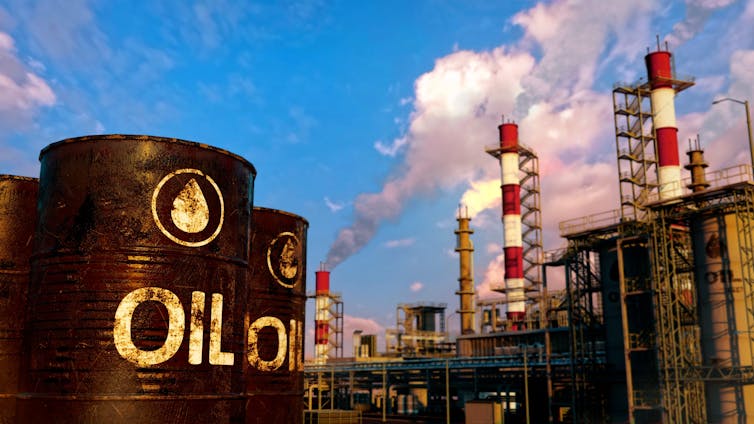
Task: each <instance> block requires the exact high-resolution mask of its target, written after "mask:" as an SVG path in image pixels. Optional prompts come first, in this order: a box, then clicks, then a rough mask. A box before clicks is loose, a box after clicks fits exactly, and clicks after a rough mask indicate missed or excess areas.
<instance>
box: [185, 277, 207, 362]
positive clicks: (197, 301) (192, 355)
mask: <svg viewBox="0 0 754 424" xmlns="http://www.w3.org/2000/svg"><path fill="white" fill-rule="evenodd" d="M203 344H204V292H200V291H195V292H193V293H191V330H190V333H189V355H188V362H189V364H191V365H199V364H201V363H202V347H203Z"/></svg>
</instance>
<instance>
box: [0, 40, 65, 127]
mask: <svg viewBox="0 0 754 424" xmlns="http://www.w3.org/2000/svg"><path fill="white" fill-rule="evenodd" d="M55 102H56V96H55V93H54V92H53V90H52V88H50V86H49V85H48V84H47V82H46V81H45V80H44V79H43V78H41V77H40V76H38V75H36V74H34V73H32V72H31V71H30V70H29V69H28V68H27V67H26V65H25V64H24V63H23V62H22V61H21V60H19V58H18V56H17V51H16V47H15V43H14V40H13V38H12V37H11V36H10V35H8V34H6V33H4V32H0V124H3V126H4V127H5V128H21V127H23V126H25V125H28V124H29V123H30V121H31V119H32V118H33V116H34V115H35V113H36V112H37V111H38V110H39V109H40V108H42V107H46V106H52V105H54V104H55Z"/></svg>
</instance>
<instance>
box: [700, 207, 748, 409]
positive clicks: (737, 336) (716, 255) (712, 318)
mask: <svg viewBox="0 0 754 424" xmlns="http://www.w3.org/2000/svg"><path fill="white" fill-rule="evenodd" d="M692 229H693V241H694V262H695V263H696V281H697V282H698V287H697V289H698V298H699V321H700V327H701V340H702V355H703V363H704V365H705V366H712V367H719V368H723V369H725V368H730V367H747V366H752V360H751V358H752V351H751V341H750V335H749V334H748V329H749V322H748V320H747V309H746V303H745V298H744V293H745V292H744V287H743V278H742V264H741V257H740V245H739V243H740V238H739V235H738V229H737V225H736V216H735V215H734V214H726V215H717V216H708V217H705V218H701V219H698V220H696V221H695V222H694V223H693V225H692ZM705 389H706V397H707V417H708V419H709V422H711V423H737V422H748V421H747V417H748V419H749V420H750V419H751V418H752V417H754V410H753V409H754V402H752V401H751V400H752V399H754V386H753V385H744V386H742V385H734V384H726V383H723V382H708V383H706V385H705ZM741 420H743V421H741Z"/></svg>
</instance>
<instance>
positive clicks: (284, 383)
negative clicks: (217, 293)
mask: <svg viewBox="0 0 754 424" xmlns="http://www.w3.org/2000/svg"><path fill="white" fill-rule="evenodd" d="M308 227H309V224H308V223H307V222H306V220H305V219H304V218H302V217H300V216H296V215H293V214H290V213H287V212H283V211H278V210H274V209H267V208H259V207H255V208H254V212H253V218H252V243H251V246H252V247H251V257H250V260H249V273H248V283H247V286H248V287H249V288H250V291H249V299H248V305H249V306H248V309H247V316H246V321H247V327H246V331H247V335H248V337H247V346H246V355H247V357H248V358H247V359H248V360H247V361H246V362H245V366H246V367H247V369H246V372H245V378H246V396H247V399H246V422H247V423H258V424H266V423H292V424H296V423H301V422H302V420H303V403H302V399H303V395H304V380H303V364H304V343H303V336H304V334H303V332H304V310H305V307H306V232H307V229H308Z"/></svg>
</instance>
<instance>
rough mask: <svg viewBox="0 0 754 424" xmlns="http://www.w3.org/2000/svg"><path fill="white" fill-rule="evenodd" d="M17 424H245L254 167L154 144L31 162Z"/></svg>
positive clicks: (64, 148)
mask: <svg viewBox="0 0 754 424" xmlns="http://www.w3.org/2000/svg"><path fill="white" fill-rule="evenodd" d="M40 161H41V174H40V190H39V211H40V213H39V223H38V225H37V229H36V235H35V248H34V254H33V256H32V260H31V265H32V272H31V285H30V288H29V315H28V318H27V320H28V322H27V327H28V331H27V336H26V340H25V347H24V353H25V355H24V356H25V360H24V362H23V363H22V376H23V377H22V379H23V383H22V386H21V390H20V393H19V395H18V398H19V400H18V418H19V421H20V422H28V423H33V422H40V423H41V422H55V423H121V422H123V423H204V422H206V423H210V422H211V423H223V422H243V413H244V396H243V391H244V387H243V384H244V382H243V377H242V376H243V363H244V360H243V359H244V355H243V353H244V346H245V343H244V342H245V337H244V336H245V335H244V334H243V333H244V324H243V320H244V313H245V311H246V304H245V303H246V302H245V301H246V299H247V297H248V293H247V292H246V288H245V282H246V280H245V276H246V271H247V268H248V255H249V243H250V215H251V203H252V190H253V181H254V177H255V175H256V171H255V170H254V167H253V166H252V165H251V164H250V163H249V162H248V161H246V160H244V159H243V158H241V157H239V156H236V155H233V154H231V153H229V152H227V151H224V150H220V149H217V148H213V147H209V146H207V145H202V144H198V143H193V142H188V141H183V140H177V139H168V138H160V137H152V136H131V135H103V136H88V137H80V138H73V139H68V140H63V141H60V142H57V143H54V144H51V145H50V146H48V147H46V148H45V149H44V150H42V152H41V153H40Z"/></svg>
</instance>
